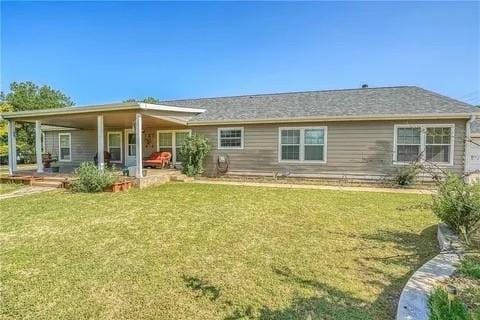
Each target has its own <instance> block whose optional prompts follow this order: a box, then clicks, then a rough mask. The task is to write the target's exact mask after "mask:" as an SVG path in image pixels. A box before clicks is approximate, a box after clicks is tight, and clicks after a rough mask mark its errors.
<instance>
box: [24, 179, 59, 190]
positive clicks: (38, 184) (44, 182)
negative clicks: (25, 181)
mask: <svg viewBox="0 0 480 320" xmlns="http://www.w3.org/2000/svg"><path fill="white" fill-rule="evenodd" d="M32 186H36V187H49V188H62V187H63V183H62V182H61V181H48V180H36V181H33V182H32Z"/></svg>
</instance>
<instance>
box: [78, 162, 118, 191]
mask: <svg viewBox="0 0 480 320" xmlns="http://www.w3.org/2000/svg"><path fill="white" fill-rule="evenodd" d="M75 177H76V178H77V179H76V180H74V181H73V182H72V191H73V192H101V191H103V189H105V188H106V187H109V186H111V185H112V184H113V183H114V182H115V176H114V175H113V174H112V172H111V171H110V170H109V169H104V170H103V171H102V170H100V169H98V167H97V166H96V165H95V164H94V163H92V162H83V163H81V164H80V166H79V167H78V168H77V169H75Z"/></svg>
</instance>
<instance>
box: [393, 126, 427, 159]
mask: <svg viewBox="0 0 480 320" xmlns="http://www.w3.org/2000/svg"><path fill="white" fill-rule="evenodd" d="M420 148H421V128H420V127H417V128H398V130H397V161H399V162H412V161H416V160H418V159H419V157H420Z"/></svg>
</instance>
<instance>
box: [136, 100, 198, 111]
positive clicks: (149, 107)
mask: <svg viewBox="0 0 480 320" xmlns="http://www.w3.org/2000/svg"><path fill="white" fill-rule="evenodd" d="M139 105H140V108H141V109H145V110H156V111H177V112H188V113H202V112H205V109H196V108H185V107H174V106H167V105H164V104H151V103H143V102H142V103H140V104H139Z"/></svg>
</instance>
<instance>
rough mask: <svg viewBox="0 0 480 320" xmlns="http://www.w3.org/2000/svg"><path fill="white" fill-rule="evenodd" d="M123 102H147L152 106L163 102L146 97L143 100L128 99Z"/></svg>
mask: <svg viewBox="0 0 480 320" xmlns="http://www.w3.org/2000/svg"><path fill="white" fill-rule="evenodd" d="M123 102H145V103H151V104H159V103H160V102H161V100H160V99H157V98H154V97H146V98H145V99H143V100H136V99H127V100H125V101H123Z"/></svg>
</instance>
